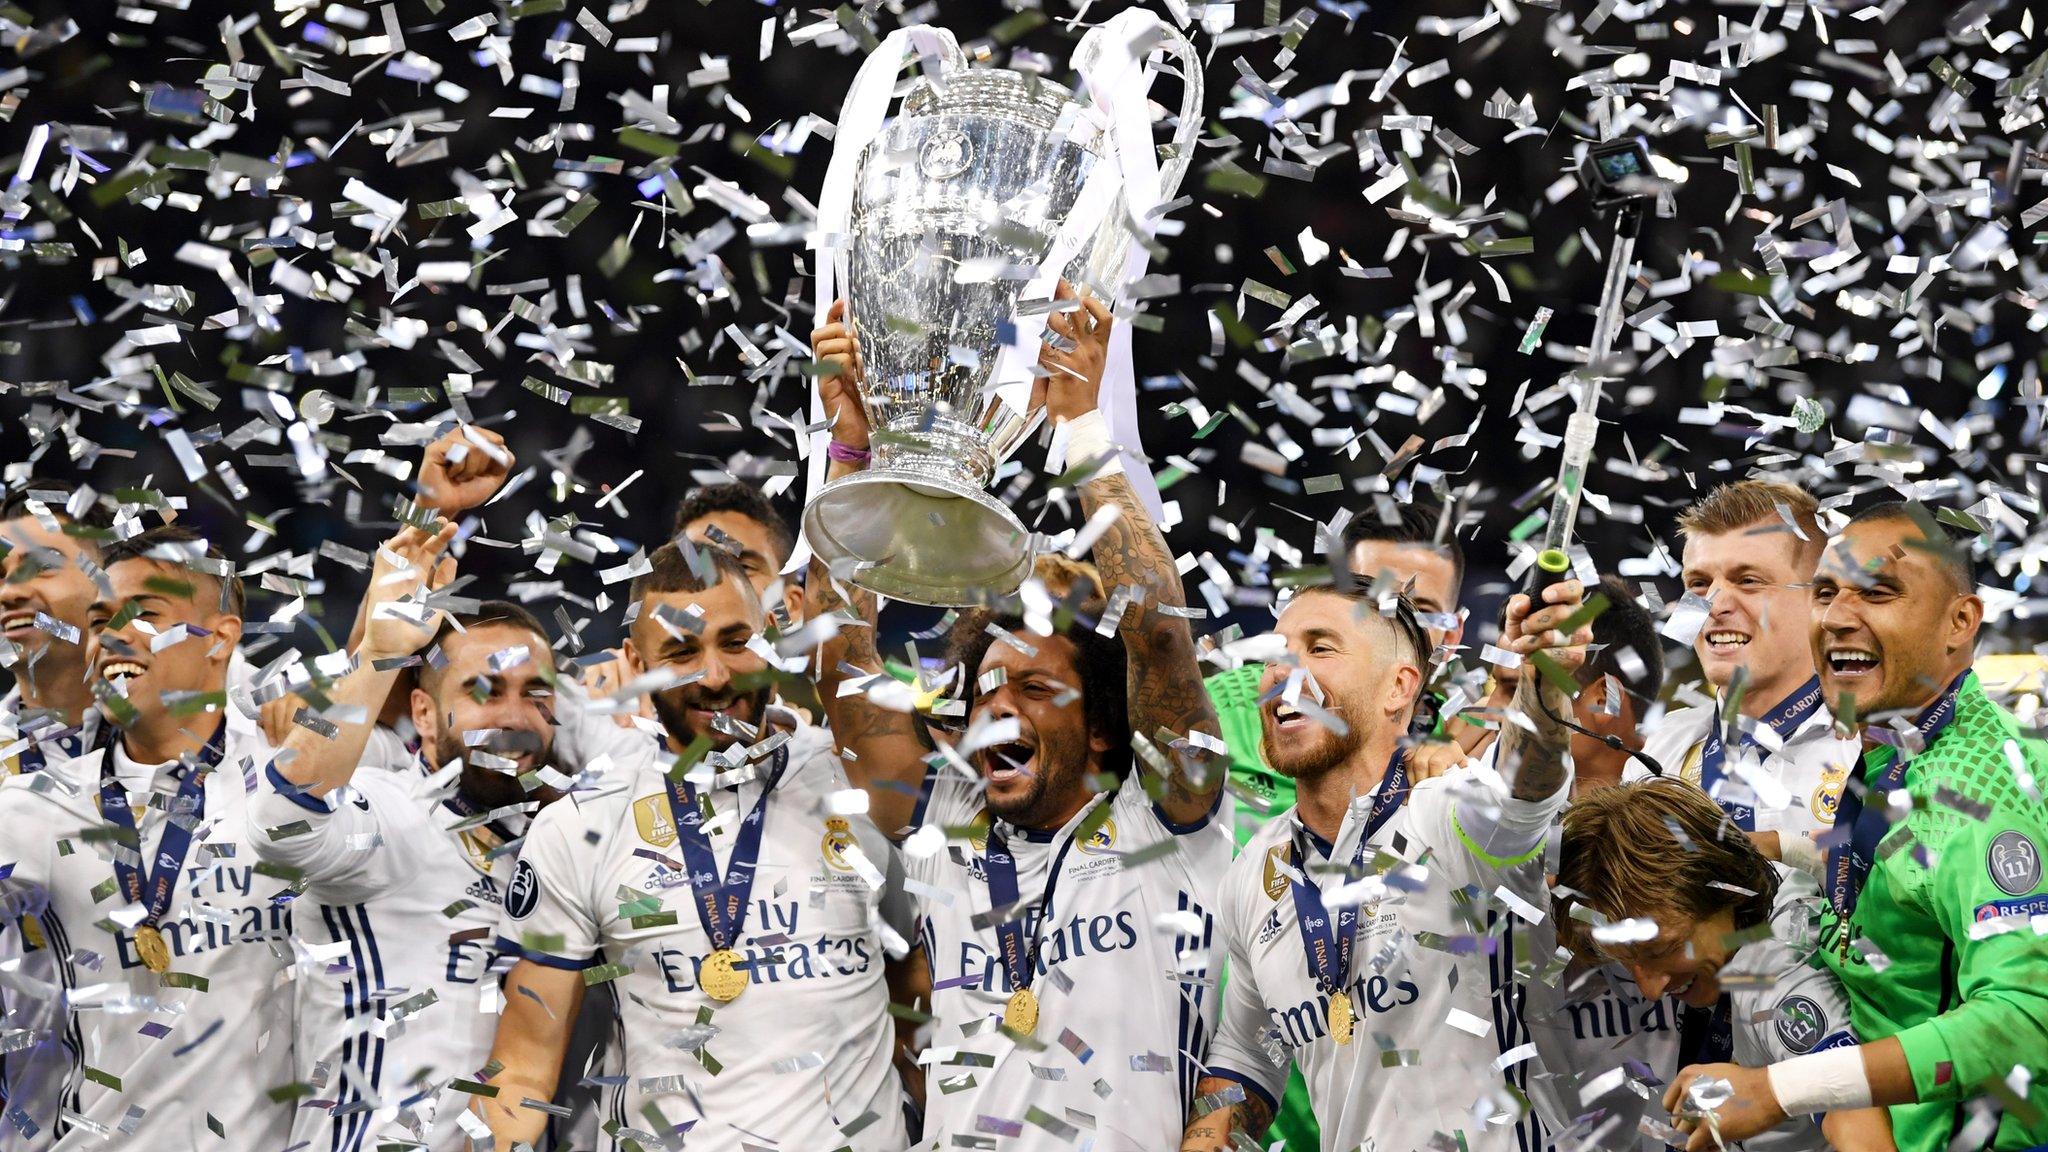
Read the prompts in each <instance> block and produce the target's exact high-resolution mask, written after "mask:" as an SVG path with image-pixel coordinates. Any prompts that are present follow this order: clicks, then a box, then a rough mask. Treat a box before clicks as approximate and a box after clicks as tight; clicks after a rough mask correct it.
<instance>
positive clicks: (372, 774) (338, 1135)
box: [249, 760, 516, 1152]
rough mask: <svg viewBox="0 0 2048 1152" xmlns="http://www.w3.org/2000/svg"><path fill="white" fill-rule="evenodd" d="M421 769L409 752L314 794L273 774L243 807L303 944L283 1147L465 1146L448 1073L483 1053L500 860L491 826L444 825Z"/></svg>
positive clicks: (493, 996)
mask: <svg viewBox="0 0 2048 1152" xmlns="http://www.w3.org/2000/svg"><path fill="white" fill-rule="evenodd" d="M429 776H430V772H429V770H428V769H427V767H426V765H424V764H422V763H419V762H418V761H417V760H415V762H414V767H413V768H412V769H411V770H409V771H393V770H390V769H386V768H382V767H375V766H371V767H364V768H362V769H359V770H358V771H357V772H356V773H355V775H354V777H353V778H352V779H351V781H350V783H349V786H348V787H346V788H340V789H336V790H334V791H333V792H331V793H329V794H328V797H327V798H326V799H324V800H321V799H315V798H314V797H311V796H307V795H305V794H304V793H302V792H300V791H298V790H297V789H296V788H295V787H294V786H293V785H292V784H291V783H290V782H289V781H286V780H285V779H284V778H283V777H282V776H280V775H278V773H277V771H276V769H275V768H271V769H268V770H266V771H265V772H264V779H263V784H262V786H261V788H260V789H259V790H258V792H257V793H256V796H255V797H254V799H253V800H252V801H251V803H250V806H249V825H250V829H249V835H250V839H251V841H252V842H253V843H254V844H255V846H256V851H257V853H258V854H259V855H260V856H261V857H262V858H263V859H264V860H265V861H267V862H269V863H272V864H276V865H279V866H282V867H284V868H290V869H294V870H296V872H297V873H298V874H299V875H300V877H301V878H302V879H303V880H304V883H305V892H304V893H303V894H302V895H300V896H299V898H298V899H297V900H295V901H293V902H292V909H293V915H292V919H293V924H294V934H295V936H296V938H297V940H298V942H299V944H300V945H301V946H302V948H303V950H304V951H303V952H302V954H301V956H300V963H299V966H298V970H297V980H296V985H295V987H296V996H295V1000H294V1005H293V1013H294V1016H293V1019H294V1023H295V1030H296V1032H297V1043H296V1046H295V1053H294V1061H295V1078H296V1079H297V1080H298V1081H299V1082H301V1083H304V1084H308V1085H311V1086H312V1088H313V1096H312V1098H311V1099H302V1100H300V1101H299V1104H298V1115H297V1119H296V1121H295V1122H294V1124H293V1127H292V1136H291V1142H292V1143H293V1144H305V1145H307V1146H309V1147H311V1148H315V1149H321V1150H323V1152H363V1150H365V1149H374V1148H377V1147H379V1146H382V1145H385V1144H394V1143H404V1144H413V1143H416V1142H421V1143H424V1144H425V1145H426V1147H428V1148H429V1149H432V1150H434V1152H460V1150H461V1149H462V1148H463V1146H464V1139H465V1138H464V1136H463V1134H462V1131H461V1129H459V1128H458V1127H457V1126H456V1122H455V1118H456V1116H457V1115H459V1114H460V1113H461V1112H462V1110H463V1109H464V1108H465V1107H467V1106H468V1105H469V1104H470V1103H471V1102H472V1097H470V1096H469V1095H468V1094H466V1093H463V1092H460V1091H456V1090H451V1089H449V1088H448V1082H449V1080H451V1079H452V1078H455V1077H462V1078H465V1079H469V1078H473V1077H475V1076H476V1075H477V1073H478V1071H479V1070H480V1069H481V1068H482V1067H483V1065H484V1064H485V1062H486V1061H488V1060H489V1059H490V1052H491V1039H492V1037H493V1035H494V1034H495V1033H496V1031H497V1023H498V1004H499V995H498V989H497V977H496V976H494V975H492V974H491V973H490V971H489V969H490V964H491V960H492V959H493V957H494V956H495V954H496V952H495V948H496V941H497V927H498V919H499V915H500V913H501V910H502V907H503V903H504V890H505V885H506V883H507V882H509V880H510V879H511V875H512V867H513V857H512V852H511V850H507V849H505V848H504V840H503V838H501V837H500V836H499V835H498V834H497V833H496V832H495V831H493V830H492V829H491V828H488V827H484V828H473V829H468V830H464V831H452V830H451V826H453V825H457V824H460V823H463V822H464V818H463V817H462V816H461V815H460V814H458V813H457V812H455V811H454V810H453V809H452V808H450V807H449V806H448V805H447V803H446V802H445V800H444V799H443V796H442V795H435V794H434V793H435V792H436V789H435V787H434V786H433V785H431V784H429V782H428V779H429ZM443 795H445V793H443ZM507 834H508V835H510V834H516V830H507Z"/></svg>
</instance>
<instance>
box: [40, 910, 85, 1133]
mask: <svg viewBox="0 0 2048 1152" xmlns="http://www.w3.org/2000/svg"><path fill="white" fill-rule="evenodd" d="M42 925H43V942H44V943H45V944H47V945H49V947H50V950H51V953H52V954H53V955H55V956H56V957H57V979H58V981H59V982H60V983H62V984H63V985H64V1000H63V1005H64V1008H63V1012H64V1041H63V1043H64V1048H65V1050H66V1051H68V1052H69V1053H70V1054H71V1059H70V1066H69V1067H68V1068H66V1069H65V1070H64V1107H61V1108H59V1109H58V1110H57V1119H56V1122H55V1123H53V1124H51V1125H50V1133H51V1137H52V1138H53V1139H62V1138H63V1137H64V1135H65V1133H67V1132H70V1131H71V1129H72V1127H73V1125H72V1123H71V1122H70V1121H69V1120H66V1119H65V1118H64V1117H65V1116H66V1114H67V1113H79V1114H83V1113H84V1111H85V1101H84V1099H83V1093H84V1091H85V1035H84V1033H83V1032H82V1031H81V1029H80V1025H79V1023H78V1012H77V1011H76V1010H74V1009H73V1008H72V1007H71V994H72V993H73V992H75V991H77V989H78V969H77V968H76V967H75V966H74V964H73V961H72V957H71V933H70V932H69V931H67V930H66V929H65V927H64V918H63V917H61V916H59V915H57V909H56V906H55V905H51V906H50V907H47V908H45V909H44V910H43V915H42Z"/></svg>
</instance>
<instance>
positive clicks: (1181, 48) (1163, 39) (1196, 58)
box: [1074, 13, 1203, 203]
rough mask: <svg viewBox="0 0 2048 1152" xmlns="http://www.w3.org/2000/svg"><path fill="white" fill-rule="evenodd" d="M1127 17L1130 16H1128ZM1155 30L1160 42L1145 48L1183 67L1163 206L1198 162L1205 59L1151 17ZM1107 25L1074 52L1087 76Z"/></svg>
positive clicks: (1162, 182)
mask: <svg viewBox="0 0 2048 1152" xmlns="http://www.w3.org/2000/svg"><path fill="white" fill-rule="evenodd" d="M1125 15H1126V16H1128V15H1130V13H1126V14H1125ZM1151 18H1152V20H1153V21H1154V23H1153V25H1152V30H1153V31H1154V32H1155V33H1157V36H1158V40H1157V42H1156V43H1154V44H1152V45H1151V46H1150V47H1148V48H1146V50H1145V51H1146V55H1150V54H1151V51H1152V49H1153V48H1160V49H1163V50H1165V52H1166V54H1167V55H1169V56H1172V57H1174V59H1175V62H1176V63H1178V64H1179V65H1180V72H1181V95H1180V128H1179V130H1177V131H1176V132H1175V133H1174V134H1173V158H1172V159H1170V160H1168V161H1167V162H1166V163H1164V164H1162V165H1160V168H1159V199H1160V201H1161V202H1162V203H1164V202H1165V201H1168V200H1171V199H1173V194H1174V193H1175V192H1177V191H1179V190H1180V182H1181V178H1182V177H1184V176H1186V175H1187V173H1188V166H1189V165H1191V164H1193V163H1194V160H1195V141H1196V140H1197V139H1198V138H1199V137H1200V136H1201V134H1202V95H1203V93H1202V57H1201V56H1200V54H1198V53H1197V52H1196V51H1195V45H1194V43H1193V42H1192V41H1190V40H1189V39H1188V38H1187V37H1186V36H1185V35H1182V34H1181V31H1180V29H1178V28H1175V27H1174V26H1173V25H1171V24H1168V23H1167V22H1165V21H1164V20H1160V19H1159V18H1158V17H1157V16H1152V17H1151ZM1108 33H1109V27H1108V25H1098V26H1096V27H1095V28H1092V29H1090V30H1089V31H1088V33H1087V35H1085V36H1083V37H1081V43H1080V44H1079V45H1077V46H1076V47H1075V49H1074V68H1075V70H1076V71H1080V72H1086V71H1087V70H1088V69H1090V68H1092V67H1093V66H1094V64H1095V59H1096V57H1098V56H1100V55H1102V52H1103V45H1104V43H1105V42H1106V41H1105V37H1106V36H1107V34H1108Z"/></svg>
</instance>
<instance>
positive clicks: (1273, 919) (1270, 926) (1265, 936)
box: [1258, 904, 1281, 944]
mask: <svg viewBox="0 0 2048 1152" xmlns="http://www.w3.org/2000/svg"><path fill="white" fill-rule="evenodd" d="M1280 932H1281V926H1280V906H1279V905H1278V904H1275V905H1274V906H1273V910H1272V911H1271V912H1268V913H1266V922H1265V923H1264V924H1261V925H1259V939H1258V942H1259V943H1261V944H1271V943H1272V942H1273V940H1274V939H1275V938H1276V937H1278V936H1279V935H1280Z"/></svg>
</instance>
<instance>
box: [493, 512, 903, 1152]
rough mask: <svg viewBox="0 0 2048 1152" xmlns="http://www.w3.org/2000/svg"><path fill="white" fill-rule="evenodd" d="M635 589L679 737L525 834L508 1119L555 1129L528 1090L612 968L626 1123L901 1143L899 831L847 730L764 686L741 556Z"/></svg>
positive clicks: (617, 1092) (666, 714)
mask: <svg viewBox="0 0 2048 1152" xmlns="http://www.w3.org/2000/svg"><path fill="white" fill-rule="evenodd" d="M631 604H632V608H631V609H630V613H631V615H630V632H629V636H628V639H627V642H626V646H625V654H626V658H627V660H628V662H629V664H630V666H631V670H632V673H633V675H634V676H635V678H636V679H638V678H646V677H654V678H656V679H657V681H658V682H659V683H660V684H661V686H660V687H658V688H657V689H656V690H655V692H654V694H653V702H654V711H655V715H656V717H657V718H658V719H659V720H660V722H661V726H662V729H663V732H664V739H663V741H662V742H660V743H659V744H657V743H656V742H655V741H654V740H651V739H650V740H645V741H643V742H642V747H643V754H642V756H641V757H640V758H639V759H638V760H637V761H635V762H633V763H630V764H627V765H624V766H622V768H621V769H620V770H618V771H615V772H613V773H611V774H609V775H608V776H607V777H606V778H605V779H603V780H602V781H601V782H599V783H597V784H596V785H595V786H594V787H592V788H590V789H588V790H584V791H579V792H575V793H572V794H571V796H570V797H569V798H568V800H566V801H564V802H562V803H558V804H555V805H553V806H551V807H549V808H548V809H546V810H545V811H543V812H542V813H541V814H540V816H539V817H537V818H536V819H535V820H534V823H533V827H532V829H531V831H529V832H528V834H527V837H526V840H525V842H524V844H523V845H522V846H521V848H520V854H519V863H518V867H517V869H516V870H515V871H514V873H513V878H512V885H511V888H510V890H509V891H508V892H507V894H506V899H505V918H504V920H503V921H502V923H501V928H500V936H501V937H502V939H501V946H503V947H505V948H506V949H507V950H510V951H515V952H517V953H519V954H520V956H521V959H520V960H519V961H518V963H517V964H515V965H514V966H513V968H512V970H511V972H510V973H509V974H508V975H507V976H506V979H505V988H506V991H505V1011H504V1016H503V1019H502V1020H501V1022H500V1024H499V1027H498V1034H497V1040H496V1043H495V1045H494V1046H493V1048H492V1052H491V1058H492V1061H493V1062H494V1063H495V1064H497V1065H499V1069H498V1070H497V1071H496V1072H495V1073H494V1074H493V1075H491V1076H490V1078H489V1080H490V1083H491V1085H492V1087H493V1088H495V1089H496V1095H495V1096H494V1097H492V1098H490V1099H487V1100H484V1101H482V1102H481V1103H480V1105H479V1106H480V1108H481V1110H482V1112H483V1115H484V1117H485V1120H486V1121H487V1123H488V1126H489V1131H490V1134H491V1136H492V1137H493V1138H494V1139H495V1140H496V1141H497V1146H498V1147H499V1148H501V1149H509V1148H511V1147H513V1146H514V1145H515V1143H525V1144H532V1143H535V1142H536V1141H537V1140H538V1139H539V1137H540V1135H541V1133H542V1131H543V1129H544V1128H545V1126H546V1121H547V1117H548V1112H547V1111H545V1110H543V1109H542V1108H538V1107H528V1106H526V1104H525V1102H526V1101H529V1100H531V1101H537V1102H542V1103H543V1104H544V1103H545V1102H546V1101H548V1100H550V1099H552V1098H553V1097H554V1094H555V1086H556V1079H557V1074H558V1072H559V1070H560V1068H561V1065H562V1055H563V1051H564V1049H565V1047H566V1044H567V1040H568V1034H569V1028H570V1025H571V1022H572V1021H574V1020H575V1018H576V1015H577V1012H578V1009H579V1006H580V1004H581V1003H582V999H583V990H584V986H585V984H586V983H589V982H599V981H604V982H610V983H613V984H614V985H615V986H616V988H617V992H618V996H617V1003H618V1006H619V1011H620V1014H621V1021H620V1023H621V1027H622V1029H623V1036H624V1057H625V1065H624V1066H625V1068H626V1069H628V1070H629V1073H630V1076H629V1078H625V1079H624V1080H623V1083H621V1084H619V1085H618V1086H616V1087H615V1088H614V1089H613V1090H612V1091H611V1093H610V1094H611V1095H612V1097H613V1098H612V1099H611V1100H610V1101H609V1107H608V1109H607V1113H608V1119H607V1124H606V1131H607V1132H608V1133H609V1134H610V1135H611V1137H612V1139H613V1140H614V1141H619V1142H624V1141H633V1142H636V1143H638V1144H639V1145H641V1146H643V1147H653V1146H673V1145H675V1144H676V1143H677V1142H678V1140H679V1138H681V1139H686V1140H687V1143H688V1146H689V1147H690V1148H692V1149H705V1150H709V1152H739V1150H740V1149H742V1148H745V1147H750V1146H767V1147H779V1148H792V1149H795V1148H806V1149H809V1148H852V1149H855V1150H856V1152H899V1150H900V1149H902V1148H903V1147H904V1145H905V1144H906V1143H907V1142H908V1141H907V1137H906V1136H905V1135H904V1129H903V1115H902V1110H901V1107H900V1105H901V1092H900V1089H899V1087H898V1083H897V1079H896V1073H895V1070H894V1068H893V1067H892V1066H891V1064H890V1060H889V1047H890V1035H891V1030H890V1028H889V1026H888V1012H887V1004H888V993H887V991H886V989H885V988H884V986H883V982H882V946H881V934H880V932H879V929H878V918H879V912H878V909H879V906H880V902H881V891H880V890H881V888H882V887H883V884H884V879H883V874H882V872H881V869H880V864H879V863H878V862H881V861H883V860H884V859H885V856H886V853H887V852H888V850H889V848H888V844H887V842H886V841H885V840H883V839H882V837H881V836H880V834H879V833H877V832H876V831H875V830H874V828H873V826H872V825H870V824H869V823H868V821H867V820H866V818H865V817H863V816H861V815H859V813H858V805H857V804H850V803H849V802H848V801H849V800H851V799H856V798H857V796H856V795H855V794H852V793H851V789H850V787H849V785H848V784H847V782H846V776H845V773H844V772H843V771H842V770H841V768H840V766H839V761H838V758H837V757H836V756H835V755H833V750H832V741H831V739H830V738H829V737H828V736H826V735H825V734H824V733H823V732H821V731H819V730H818V729H816V728H814V727H810V726H809V725H804V724H801V723H799V722H797V721H795V720H794V719H793V718H791V717H789V716H788V715H787V714H786V713H784V712H782V711H780V710H778V709H772V708H771V707H770V700H771V692H770V689H769V679H768V675H769V669H770V664H769V661H770V658H771V655H772V653H771V652H770V651H769V650H768V649H767V647H766V644H765V642H764V641H763V640H762V638H761V630H762V628H763V626H764V620H763V615H762V610H761V602H760V598H759V597H758V596H757V595H756V594H755V592H754V588H753V585H752V584H751V583H749V582H748V580H747V577H746V573H745V571H744V570H743V569H741V568H740V566H739V564H738V562H737V561H736V560H735V559H734V558H733V557H732V556H731V555H729V554H728V553H726V552H724V551H722V550H718V549H700V548H698V547H697V546H696V545H694V544H690V543H688V542H685V543H684V544H683V545H682V547H681V548H680V549H679V548H678V547H677V546H676V545H674V544H669V545H664V546H663V547H661V548H659V549H657V550H656V551H655V552H654V553H653V554H652V555H651V556H649V557H648V569H647V571H645V572H643V573H641V574H640V575H639V576H638V577H636V578H635V580H634V582H633V589H632V598H631ZM467 1126H469V1127H471V1130H472V1132H473V1134H476V1135H481V1133H482V1129H483V1125H482V1124H479V1123H477V1122H476V1121H474V1120H472V1121H471V1122H470V1123H469V1125H467ZM684 1133H687V1136H686V1137H685V1136H684V1135H683V1134H684Z"/></svg>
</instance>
